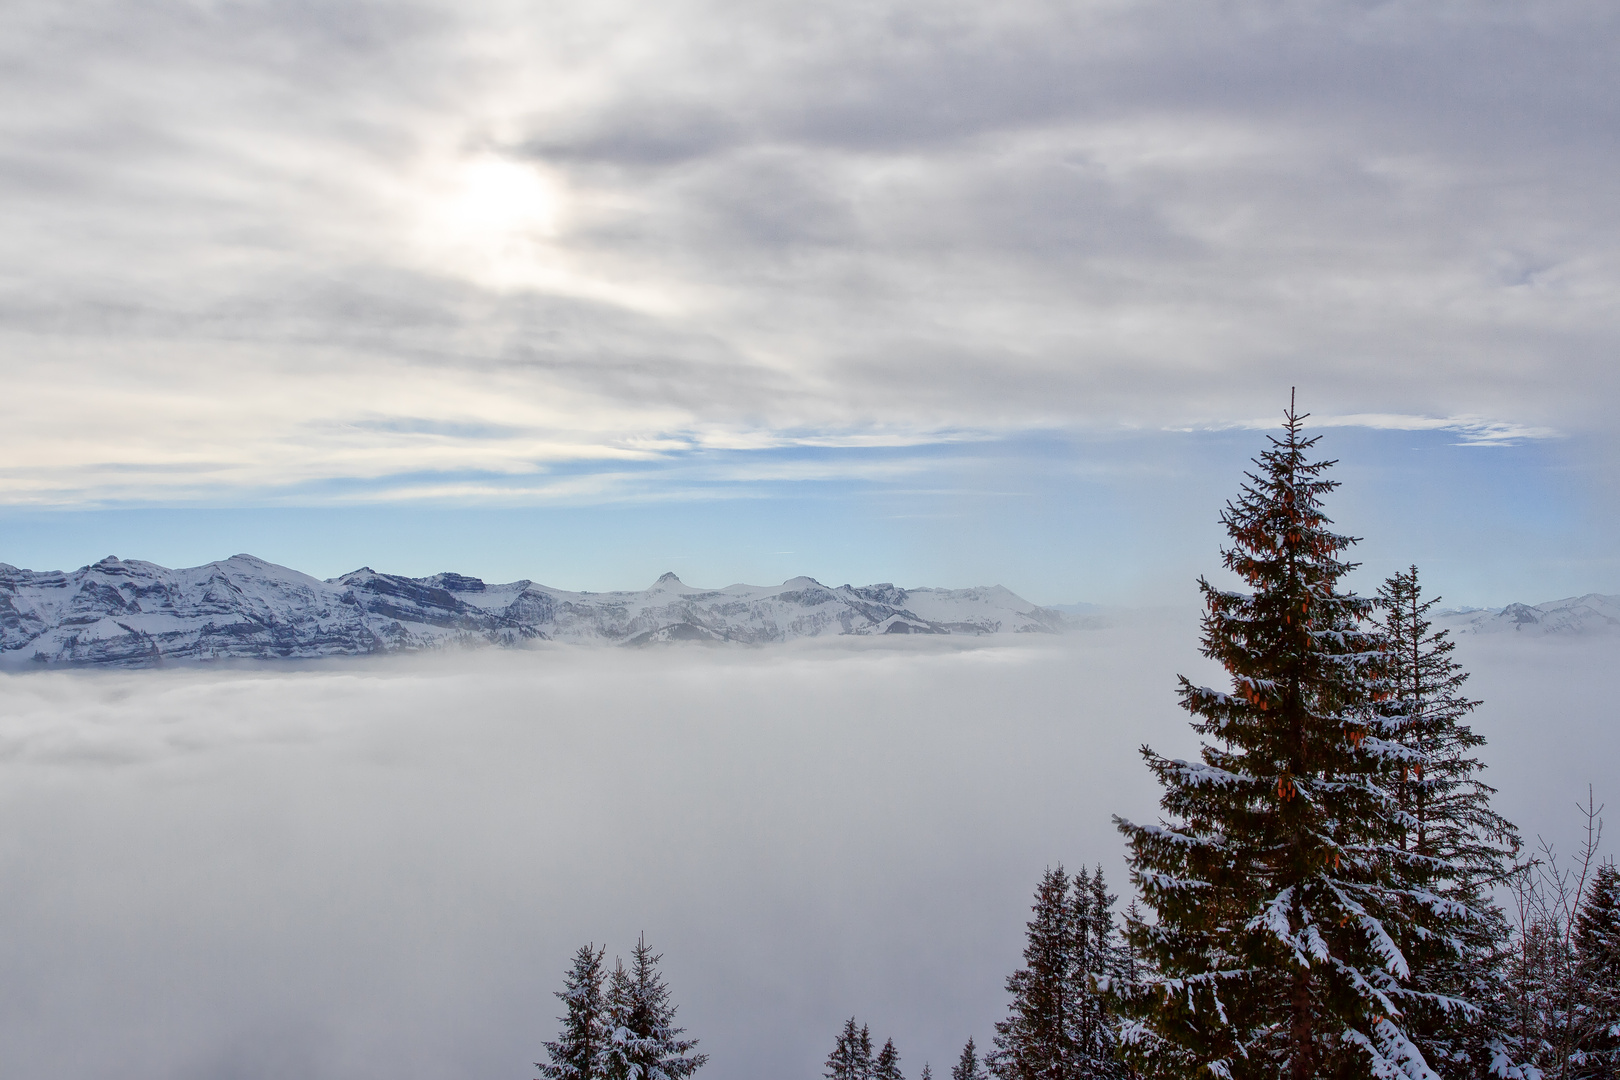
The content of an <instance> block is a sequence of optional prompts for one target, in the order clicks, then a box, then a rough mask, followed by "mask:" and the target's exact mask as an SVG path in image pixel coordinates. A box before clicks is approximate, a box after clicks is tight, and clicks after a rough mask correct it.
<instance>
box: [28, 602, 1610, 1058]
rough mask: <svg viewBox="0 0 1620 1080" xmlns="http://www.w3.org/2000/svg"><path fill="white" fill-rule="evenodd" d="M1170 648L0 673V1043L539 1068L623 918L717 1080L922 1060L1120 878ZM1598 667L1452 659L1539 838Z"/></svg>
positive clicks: (554, 652)
mask: <svg viewBox="0 0 1620 1080" xmlns="http://www.w3.org/2000/svg"><path fill="white" fill-rule="evenodd" d="M1194 632H1195V621H1194V620H1193V618H1191V617H1190V616H1188V615H1177V616H1175V617H1174V618H1171V619H1165V618H1160V617H1142V618H1140V619H1136V620H1125V621H1123V622H1122V623H1121V624H1120V625H1116V626H1113V627H1111V628H1104V629H1094V630H1090V631H1084V632H1078V633H1076V634H1073V635H1070V636H1069V637H1067V638H1065V639H1062V640H1058V641H1051V640H1046V641H1039V642H1028V643H1018V644H1012V645H1008V644H1005V643H996V644H992V645H987V646H986V645H977V644H970V645H963V644H962V643H960V642H955V641H944V642H921V641H916V642H914V641H906V642H895V643H889V642H877V643H874V642H862V643H860V644H859V645H857V646H851V645H849V644H848V643H842V642H841V643H831V644H829V643H812V644H810V645H807V646H806V647H803V648H797V647H784V648H772V649H762V650H729V649H719V650H705V649H672V650H667V651H652V652H625V651H580V650H569V649H542V650H537V651H532V652H521V653H509V652H500V653H497V652H484V653H473V654H463V655H444V656H432V657H417V658H402V659H397V660H394V661H389V662H355V663H334V664H330V665H325V664H323V665H316V666H312V667H275V666H269V667H244V668H236V669H209V668H193V669H176V670H165V671H150V672H138V673H56V672H47V673H38V674H30V675H26V676H9V677H4V678H0V957H3V960H4V963H3V964H0V1062H3V1065H4V1069H5V1071H6V1072H7V1073H8V1074H16V1075H34V1076H42V1075H50V1076H53V1077H61V1078H64V1080H71V1078H77V1077H84V1078H89V1077H92V1076H105V1075H108V1074H111V1073H116V1074H117V1075H120V1076H125V1077H130V1078H132V1080H145V1078H154V1080H155V1078H159V1077H163V1078H172V1077H180V1078H197V1080H202V1078H209V1080H216V1078H226V1077H231V1078H243V1080H248V1078H253V1080H259V1078H266V1080H268V1078H282V1077H286V1078H292V1077H297V1078H300V1080H321V1078H326V1077H332V1078H336V1077H344V1078H365V1077H378V1078H381V1077H389V1078H390V1080H399V1078H413V1077H420V1078H424V1080H425V1078H429V1077H432V1078H440V1077H445V1076H465V1077H488V1078H490V1080H495V1078H501V1077H504V1078H510V1077H514V1076H524V1075H532V1074H531V1073H528V1072H526V1071H525V1070H527V1069H529V1068H530V1065H529V1063H530V1062H532V1061H534V1060H536V1059H537V1058H538V1057H539V1056H540V1055H541V1054H542V1049H541V1042H542V1041H543V1040H545V1039H547V1038H550V1037H552V1036H553V1034H554V1032H555V1026H556V1025H555V1023H554V1020H553V1017H555V1016H556V1014H557V1011H558V1009H557V1005H558V1003H557V1002H556V1000H555V999H554V998H553V997H552V996H551V991H553V990H554V989H556V988H557V987H558V985H559V983H560V977H561V973H562V970H563V967H564V965H565V964H566V962H567V958H568V954H569V951H570V950H571V949H572V948H574V947H575V946H577V945H578V944H580V943H583V942H585V941H593V940H594V941H597V942H604V941H605V942H606V943H608V945H609V947H610V949H611V950H618V951H621V952H622V951H625V950H627V949H628V947H629V946H630V945H631V944H632V943H633V941H634V939H635V936H636V934H637V933H639V932H642V931H645V932H646V934H647V937H648V940H649V942H650V943H651V944H652V945H653V946H654V947H655V948H657V949H659V950H661V951H663V952H664V953H665V954H666V962H665V963H666V968H667V972H668V975H669V977H670V980H671V983H672V985H673V987H674V990H675V994H676V998H677V1000H678V1001H679V1002H680V1003H681V1006H682V1009H681V1019H682V1020H683V1021H684V1022H685V1023H686V1024H687V1025H688V1026H689V1028H690V1029H691V1031H692V1032H693V1033H694V1034H695V1035H697V1036H699V1037H700V1038H702V1039H703V1048H704V1049H705V1050H707V1051H709V1052H710V1053H711V1054H712V1055H713V1059H712V1063H711V1064H710V1065H709V1066H708V1068H707V1069H706V1070H705V1072H704V1075H705V1076H707V1077H709V1078H710V1080H741V1078H744V1077H757V1076H767V1075H768V1076H779V1077H785V1078H792V1077H803V1078H809V1077H813V1076H816V1075H818V1074H819V1072H820V1063H821V1060H822V1058H823V1057H824V1056H825V1054H826V1052H827V1050H828V1048H829V1047H830V1045H831V1038H832V1034H833V1032H834V1030H835V1028H836V1026H837V1024H838V1023H840V1022H841V1021H842V1020H843V1019H844V1018H845V1017H847V1016H849V1015H850V1014H851V1013H857V1014H859V1015H860V1016H861V1017H862V1018H863V1019H864V1020H866V1021H868V1022H870V1023H871V1024H872V1025H873V1028H874V1031H875V1032H879V1033H881V1034H882V1035H884V1036H888V1035H893V1036H894V1038H895V1040H896V1042H897V1044H898V1045H899V1047H900V1049H901V1051H902V1054H903V1056H904V1068H905V1069H906V1072H907V1074H908V1075H912V1076H915V1075H916V1074H917V1073H918V1072H919V1071H920V1070H921V1067H922V1064H923V1062H924V1061H925V1060H927V1061H930V1062H932V1063H933V1065H934V1067H935V1070H936V1072H938V1071H939V1070H940V1069H942V1068H943V1067H945V1066H947V1065H948V1064H949V1062H950V1061H951V1060H952V1059H954V1055H955V1054H956V1052H957V1051H958V1050H959V1048H960V1046H961V1043H962V1042H963V1041H964V1040H965V1039H966V1038H967V1037H968V1036H969V1035H973V1036H974V1037H975V1038H977V1039H978V1040H979V1041H980V1042H983V1041H985V1040H986V1039H987V1038H988V1036H989V1034H990V1026H991V1024H992V1022H993V1021H994V1020H995V1019H997V1018H998V1017H999V1016H1000V1015H1001V1011H1002V1009H1003V1007H1004V996H1003V993H1002V988H1001V980H1002V979H1003V977H1004V976H1005V975H1006V974H1007V973H1008V972H1009V971H1010V970H1011V969H1012V968H1013V967H1014V966H1015V965H1016V962H1017V957H1018V951H1019V948H1020V942H1021V934H1022V928H1023V920H1024V918H1025V917H1026V908H1027V904H1028V897H1029V893H1030V891H1031V889H1032V888H1033V885H1034V883H1035V880H1036V878H1037V876H1038V874H1039V873H1040V871H1041V869H1042V868H1043V867H1045V866H1046V865H1048V864H1052V863H1056V862H1058V861H1063V862H1066V863H1068V864H1069V865H1071V866H1073V865H1075V864H1077V863H1080V862H1086V863H1091V862H1097V861H1100V862H1101V863H1102V864H1103V866H1104V868H1105V870H1106V871H1107V872H1108V873H1109V874H1110V876H1111V878H1112V880H1113V882H1114V884H1115V885H1116V887H1117V888H1119V890H1120V891H1122V892H1123V891H1125V881H1124V876H1123V865H1122V862H1121V857H1120V856H1121V844H1120V842H1119V840H1118V838H1117V836H1116V835H1115V834H1114V832H1113V830H1112V828H1111V826H1110V824H1109V816H1110V815H1111V814H1114V813H1121V814H1125V815H1128V816H1134V817H1137V818H1143V817H1151V816H1152V815H1153V813H1154V807H1155V799H1156V792H1155V790H1154V788H1153V785H1152V782H1151V780H1150V778H1149V777H1148V775H1147V773H1146V771H1145V769H1143V768H1142V767H1141V766H1140V764H1139V761H1138V760H1137V758H1136V755H1135V748H1136V746H1137V745H1138V744H1140V743H1142V742H1149V743H1152V744H1153V745H1154V746H1155V747H1157V748H1159V749H1161V750H1165V751H1168V752H1171V753H1190V752H1191V751H1192V750H1193V749H1194V743H1193V740H1192V736H1191V734H1190V732H1189V731H1188V730H1187V727H1186V723H1185V717H1184V715H1183V714H1182V713H1181V712H1180V710H1178V709H1177V708H1176V707H1175V703H1174V695H1173V685H1174V676H1175V674H1176V673H1177V672H1178V671H1181V672H1185V673H1187V674H1189V675H1192V676H1193V677H1209V676H1210V674H1211V673H1210V672H1209V670H1208V668H1207V666H1205V664H1204V662H1202V661H1199V660H1198V658H1197V657H1196V654H1195V650H1194V640H1193V637H1194ZM1613 648H1614V643H1613V642H1610V641H1592V642H1584V643H1583V642H1570V641H1552V642H1526V641H1519V640H1516V639H1510V640H1491V641H1483V640H1481V641H1469V642H1467V643H1466V645H1465V650H1464V651H1465V656H1464V659H1465V661H1467V662H1468V663H1469V664H1470V665H1471V666H1472V667H1474V669H1475V670H1476V678H1475V682H1474V683H1473V684H1471V686H1472V687H1473V688H1474V689H1475V691H1476V693H1478V694H1479V695H1480V696H1482V697H1484V698H1486V699H1487V704H1486V705H1485V706H1484V707H1483V708H1482V709H1481V711H1480V713H1479V716H1478V727H1479V728H1480V730H1481V731H1483V732H1484V733H1485V734H1486V735H1487V736H1488V737H1489V738H1490V739H1491V745H1490V746H1488V747H1487V748H1486V751H1485V758H1486V760H1487V762H1488V763H1489V764H1490V765H1491V770H1490V772H1489V774H1488V778H1489V779H1490V780H1491V781H1492V782H1493V783H1495V784H1496V785H1497V786H1498V787H1499V788H1500V789H1501V792H1502V793H1501V796H1500V799H1501V803H1502V806H1503V808H1504V810H1505V811H1506V812H1507V813H1508V814H1509V816H1510V817H1514V818H1515V819H1516V820H1518V821H1519V823H1520V824H1521V825H1522V826H1524V827H1525V828H1526V830H1527V831H1528V832H1531V833H1535V832H1537V831H1540V832H1545V833H1547V834H1548V835H1549V836H1562V835H1563V834H1564V833H1567V832H1568V831H1569V826H1570V825H1571V823H1572V822H1571V819H1570V815H1569V812H1568V810H1569V808H1568V807H1567V805H1566V804H1567V803H1568V802H1570V801H1572V800H1573V798H1574V797H1575V795H1576V794H1584V790H1585V784H1586V782H1587V781H1589V780H1590V781H1595V782H1596V783H1598V784H1599V785H1600V787H1601V785H1603V784H1605V783H1606V782H1608V781H1609V779H1610V778H1609V777H1608V776H1607V775H1606V773H1605V770H1604V769H1603V767H1602V766H1601V765H1599V764H1598V763H1605V762H1608V761H1612V760H1616V759H1617V758H1620V731H1617V729H1616V728H1615V727H1614V725H1613V724H1612V722H1611V721H1612V715H1611V712H1610V711H1609V707H1608V706H1607V704H1605V693H1606V691H1605V688H1604V686H1603V680H1602V678H1601V677H1600V674H1599V673H1601V672H1602V671H1604V670H1606V669H1607V668H1609V667H1612V656H1611V655H1610V654H1611V653H1612V651H1613ZM1604 794H1605V793H1604V792H1603V791H1601V790H1600V792H1599V797H1600V798H1602V797H1603V795H1604Z"/></svg>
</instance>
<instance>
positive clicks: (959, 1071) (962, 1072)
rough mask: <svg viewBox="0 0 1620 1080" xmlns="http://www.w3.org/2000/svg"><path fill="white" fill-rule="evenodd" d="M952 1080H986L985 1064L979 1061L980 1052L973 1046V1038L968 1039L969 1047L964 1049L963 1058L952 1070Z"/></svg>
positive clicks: (959, 1059)
mask: <svg viewBox="0 0 1620 1080" xmlns="http://www.w3.org/2000/svg"><path fill="white" fill-rule="evenodd" d="M951 1080H986V1073H985V1070H984V1064H983V1062H981V1061H980V1060H979V1050H978V1047H976V1046H974V1045H973V1038H972V1036H969V1037H968V1041H967V1045H966V1046H963V1047H962V1056H961V1057H960V1058H958V1059H957V1060H956V1065H955V1066H954V1067H953V1068H952V1069H951Z"/></svg>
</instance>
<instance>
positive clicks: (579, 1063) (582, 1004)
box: [535, 945, 608, 1080]
mask: <svg viewBox="0 0 1620 1080" xmlns="http://www.w3.org/2000/svg"><path fill="white" fill-rule="evenodd" d="M606 951H607V949H606V946H604V947H602V948H600V949H598V948H593V947H592V946H590V945H581V946H580V947H579V951H578V952H576V953H575V954H574V965H573V967H572V968H570V969H569V972H568V974H567V975H566V976H564V978H563V988H562V989H561V990H558V991H557V992H556V994H557V997H559V998H561V999H562V1001H563V1005H564V1006H565V1007H566V1011H565V1012H564V1014H563V1015H562V1016H559V1017H558V1018H557V1020H558V1022H559V1023H561V1024H562V1031H561V1032H560V1033H559V1034H558V1036H557V1039H556V1041H555V1042H548V1043H546V1044H545V1047H546V1056H547V1057H549V1058H550V1059H551V1061H550V1063H549V1064H546V1063H541V1062H536V1063H535V1068H537V1069H539V1070H540V1076H541V1077H542V1078H543V1080H602V1078H603V1077H604V1076H605V1072H604V1069H605V1067H606V1058H605V1053H606V1050H607V1033H608V1031H607V997H606V995H605V994H604V993H603V985H602V984H603V980H604V976H605V974H606V973H605V971H604V970H603V965H602V955H603V954H604V953H605V952H606Z"/></svg>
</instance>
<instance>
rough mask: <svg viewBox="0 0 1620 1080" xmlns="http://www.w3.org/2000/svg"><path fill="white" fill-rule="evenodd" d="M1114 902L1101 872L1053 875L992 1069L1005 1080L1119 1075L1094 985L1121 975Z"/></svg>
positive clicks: (1010, 985)
mask: <svg viewBox="0 0 1620 1080" xmlns="http://www.w3.org/2000/svg"><path fill="white" fill-rule="evenodd" d="M1113 901H1114V898H1113V897H1112V896H1109V895H1108V889H1107V886H1106V885H1105V884H1104V882H1103V878H1102V870H1101V868H1100V867H1099V868H1098V870H1097V871H1096V873H1095V875H1092V874H1088V873H1087V872H1086V871H1085V870H1084V869H1082V870H1081V871H1080V872H1079V873H1078V874H1076V875H1075V876H1074V877H1073V878H1072V879H1071V878H1070V877H1069V876H1068V874H1067V873H1066V872H1065V871H1064V869H1063V867H1062V866H1059V867H1058V868H1057V869H1055V870H1048V871H1046V873H1045V875H1044V876H1043V877H1042V878H1041V883H1040V885H1039V886H1038V887H1037V888H1036V890H1035V903H1034V905H1033V906H1032V911H1033V914H1034V917H1033V918H1032V919H1030V921H1029V922H1028V923H1027V924H1026V926H1027V938H1026V942H1025V946H1024V966H1023V967H1022V968H1020V969H1019V970H1018V971H1016V972H1014V973H1013V974H1012V975H1011V976H1009V977H1008V979H1007V992H1008V993H1009V994H1011V995H1012V1002H1011V1004H1010V1005H1009V1006H1008V1015H1007V1018H1006V1019H1005V1020H1002V1021H1000V1022H998V1023H997V1024H996V1036H995V1046H994V1049H993V1050H992V1051H991V1053H990V1054H989V1055H988V1056H987V1059H986V1063H987V1064H988V1065H989V1069H990V1072H991V1074H992V1075H994V1076H996V1077H997V1078H998V1080H1091V1078H1094V1077H1097V1078H1101V1077H1112V1076H1114V1075H1116V1074H1117V1073H1118V1072H1119V1062H1118V1058H1117V1056H1116V1054H1115V1041H1116V1040H1115V1035H1114V1030H1113V1026H1112V1017H1111V1015H1110V1014H1109V1012H1108V1009H1107V1006H1106V1000H1105V998H1104V996H1103V995H1102V993H1100V992H1099V990H1098V989H1097V988H1096V986H1095V985H1094V983H1095V982H1096V981H1097V980H1099V979H1101V980H1104V981H1106V980H1108V979H1109V978H1110V977H1111V976H1115V975H1117V974H1118V969H1119V966H1120V954H1119V949H1118V947H1117V945H1116V942H1115V940H1114V929H1113V913H1112V910H1111V907H1112V904H1113Z"/></svg>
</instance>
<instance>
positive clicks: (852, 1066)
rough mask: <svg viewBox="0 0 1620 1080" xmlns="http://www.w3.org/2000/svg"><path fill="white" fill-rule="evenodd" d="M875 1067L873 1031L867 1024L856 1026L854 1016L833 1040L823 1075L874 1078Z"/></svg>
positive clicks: (845, 1079)
mask: <svg viewBox="0 0 1620 1080" xmlns="http://www.w3.org/2000/svg"><path fill="white" fill-rule="evenodd" d="M873 1067H874V1062H873V1061H872V1031H871V1029H870V1028H868V1027H867V1026H866V1025H865V1024H862V1025H861V1026H860V1027H856V1026H855V1018H854V1017H853V1016H852V1017H850V1018H849V1019H848V1020H847V1021H845V1023H844V1030H843V1031H841V1032H839V1033H838V1036H837V1038H836V1039H834V1040H833V1049H832V1053H830V1054H828V1055H827V1062H826V1071H825V1072H824V1073H822V1075H823V1076H825V1077H826V1078H827V1080H872V1069H873Z"/></svg>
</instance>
